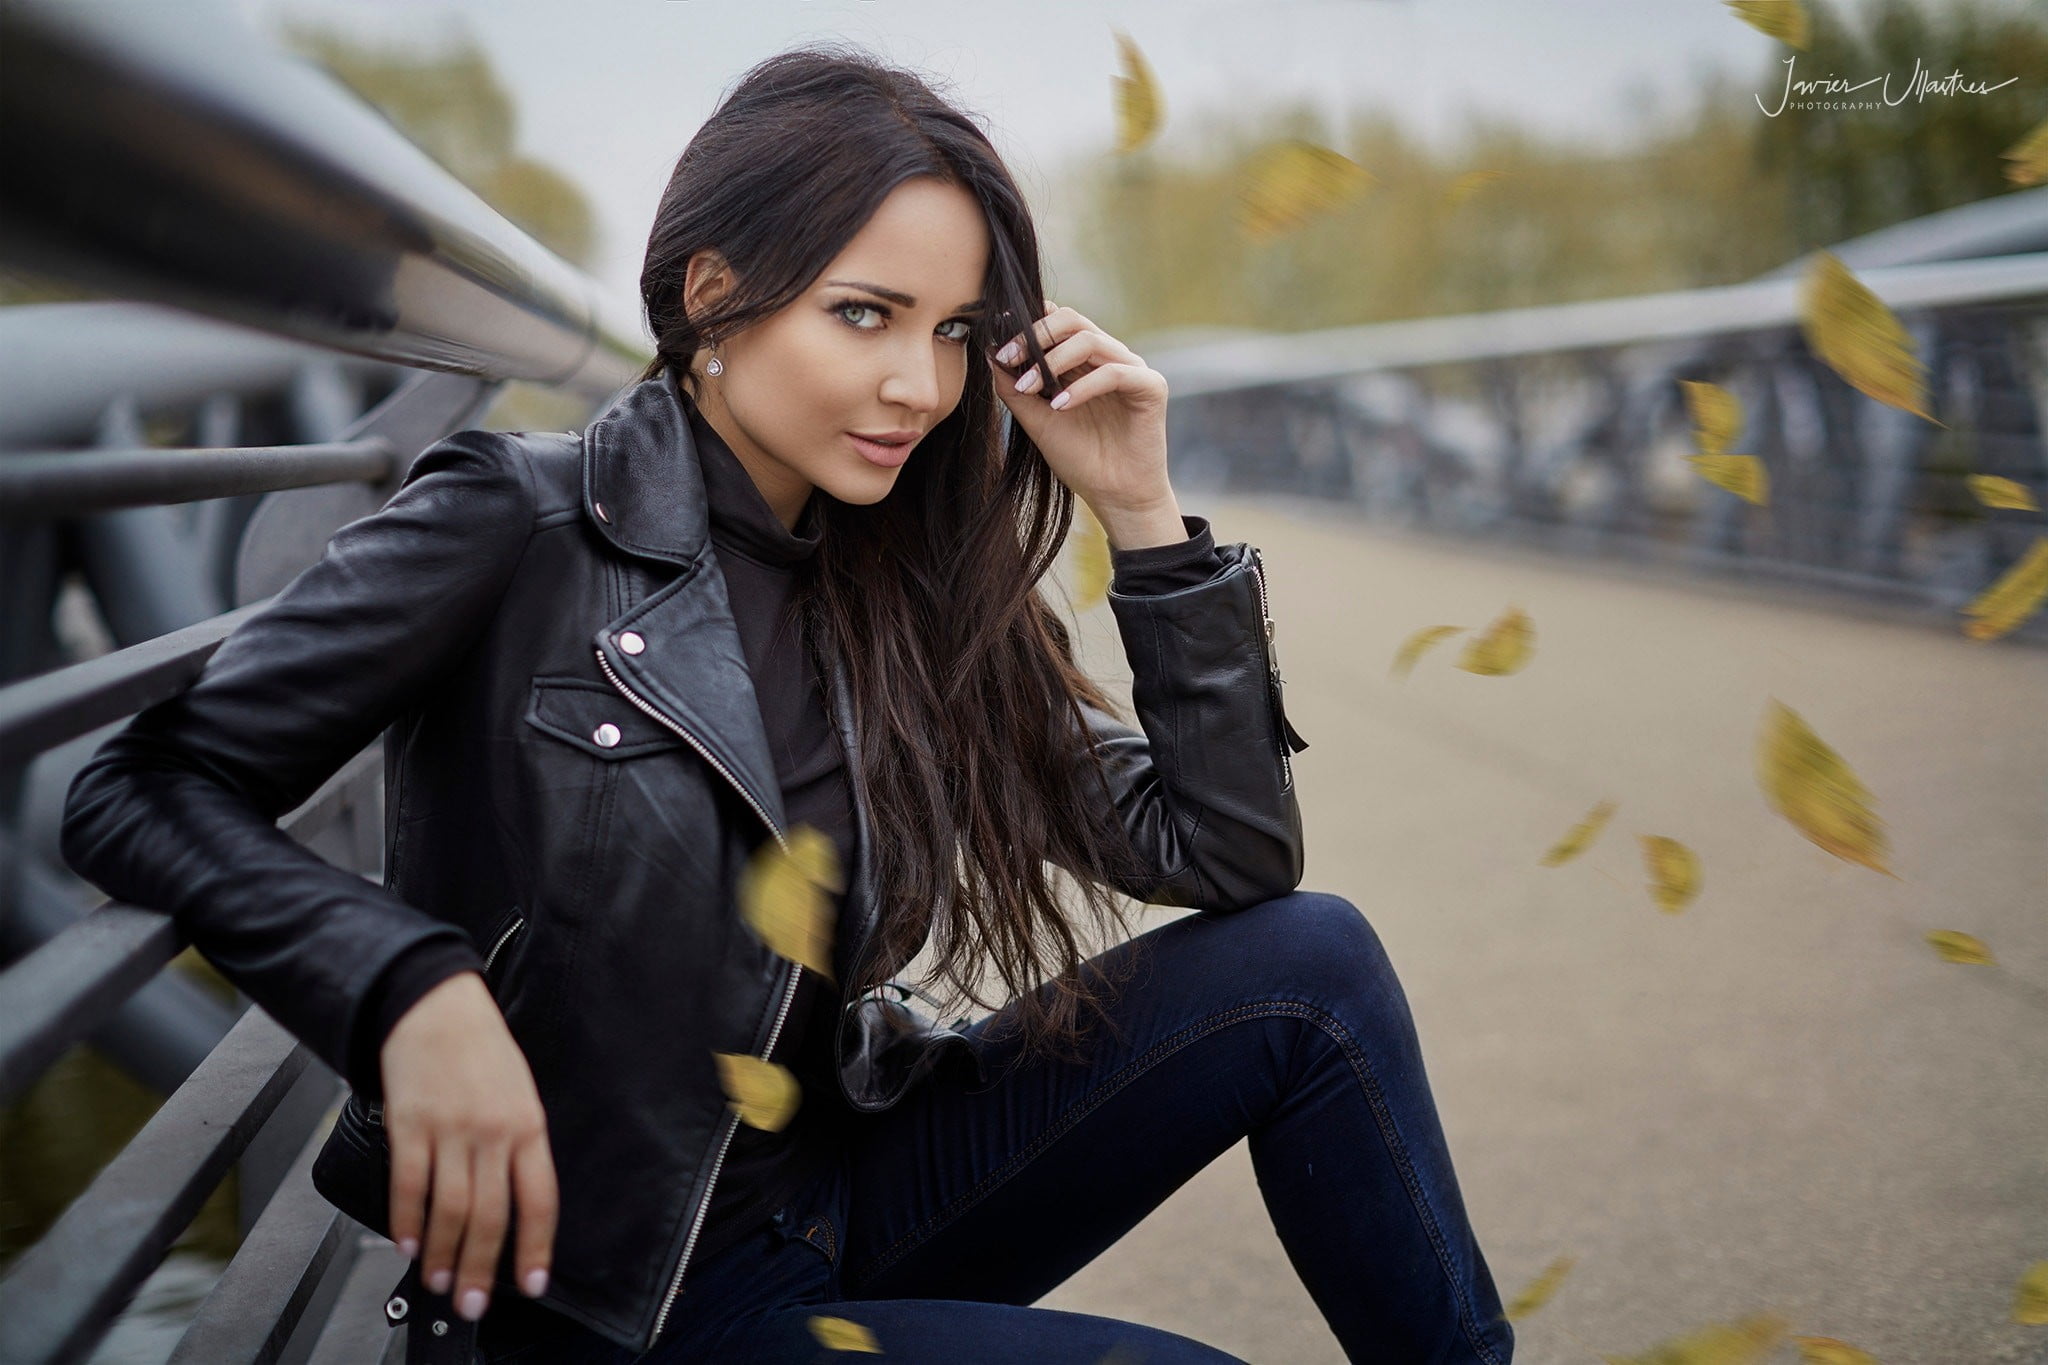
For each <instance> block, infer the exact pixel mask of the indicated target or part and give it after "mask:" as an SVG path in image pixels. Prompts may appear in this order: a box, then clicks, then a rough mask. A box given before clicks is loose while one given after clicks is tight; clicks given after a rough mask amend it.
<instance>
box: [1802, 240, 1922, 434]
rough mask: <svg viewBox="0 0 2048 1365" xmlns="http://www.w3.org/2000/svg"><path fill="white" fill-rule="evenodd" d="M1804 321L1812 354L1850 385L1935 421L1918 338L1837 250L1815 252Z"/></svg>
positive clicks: (1804, 299) (1804, 282)
mask: <svg viewBox="0 0 2048 1365" xmlns="http://www.w3.org/2000/svg"><path fill="white" fill-rule="evenodd" d="M1799 326H1800V329H1801V330H1802V331H1803V332H1804V333H1805V334H1806V344H1807V345H1808V346H1810V347H1812V348H1813V353H1814V354H1815V355H1816V356H1818V357H1820V359H1821V361H1822V362H1823V363H1825V364H1826V365H1827V366H1828V368H1830V369H1832V370H1833V371H1834V372H1835V373H1836V374H1838V375H1840V376H1842V379H1843V381H1844V382H1846V383H1847V384H1848V385H1849V386H1850V387H1851V388H1853V389H1855V390H1857V391H1858V392H1860V393H1863V394H1865V395H1867V396H1869V397H1871V398H1874V399H1876V400H1877V401H1878V402H1880V403H1887V404H1889V405H1891V406H1892V407H1895V408H1899V409H1901V410H1902V411H1905V412H1910V413H1912V414H1913V415H1914V416H1915V417H1921V418H1925V419H1926V420H1927V421H1929V422H1934V418H1933V417H1932V416H1931V415H1930V414H1929V413H1928V411H1927V367H1926V365H1924V364H1923V363H1922V362H1921V360H1920V357H1919V355H1918V354H1917V353H1916V352H1915V350H1914V348H1913V338H1912V337H1910V336H1908V335H1907V334H1906V329H1905V328H1904V327H1902V326H1901V325H1900V324H1899V320H1898V318H1897V317H1896V316H1895V315H1894V314H1893V313H1892V310H1891V309H1889V308H1887V307H1885V304H1884V300H1882V299H1880V298H1879V297H1878V296H1877V295H1875V294H1873V293H1871V292H1870V290H1869V289H1868V288H1866V287H1865V286H1864V284H1863V281H1861V280H1859V279H1857V278H1856V276H1855V274H1854V273H1853V272H1852V271H1851V270H1850V269H1849V267H1848V266H1846V265H1843V264H1842V262H1841V260H1840V258H1838V257H1837V256H1835V255H1834V253H1832V252H1828V251H1817V252H1815V253H1814V258H1813V264H1812V265H1811V266H1809V267H1807V271H1806V274H1805V275H1804V276H1803V277H1802V278H1801V280H1800V292H1799ZM1934 424H1935V425H1936V426H1943V425H1944V424H1943V423H1940V422H1935V423H1934Z"/></svg>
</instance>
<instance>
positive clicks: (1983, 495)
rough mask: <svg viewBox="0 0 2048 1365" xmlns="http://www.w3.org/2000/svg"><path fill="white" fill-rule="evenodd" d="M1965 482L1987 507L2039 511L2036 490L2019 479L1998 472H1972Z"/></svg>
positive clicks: (2017, 510) (1965, 478)
mask: <svg viewBox="0 0 2048 1365" xmlns="http://www.w3.org/2000/svg"><path fill="white" fill-rule="evenodd" d="M1963 482H1964V483H1966V484H1968V485H1970V492H1971V493H1973V494H1974V495H1975V496H1976V498H1977V501H1978V502H1981V503H1983V504H1984V505H1985V506H1986V507H2004V508H2009V509H2010V510H2012V511H2015V512H2038V511H2040V510H2041V504H2040V503H2039V502H2037V501H2035V500H2034V491H2033V490H2032V489H2030V488H2028V487H2027V486H2026V485H2025V484H2023V483H2021V482H2020V481H2019V480H2017V479H2002V478H2000V477H1999V476H1998V475H1996V474H1970V475H1966V476H1964V479H1963Z"/></svg>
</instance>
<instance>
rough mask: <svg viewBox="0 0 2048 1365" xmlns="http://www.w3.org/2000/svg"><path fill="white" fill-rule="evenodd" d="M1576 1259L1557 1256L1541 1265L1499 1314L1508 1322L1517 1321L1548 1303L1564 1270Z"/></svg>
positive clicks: (1562, 1280) (1560, 1280)
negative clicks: (1534, 1276) (1539, 1272)
mask: <svg viewBox="0 0 2048 1365" xmlns="http://www.w3.org/2000/svg"><path fill="white" fill-rule="evenodd" d="M1577 1259H1578V1258H1577V1257H1574V1256H1559V1257H1558V1258H1557V1259H1555V1260H1553V1261H1552V1262H1551V1263H1550V1264H1549V1265H1547V1266H1545V1267H1543V1271H1542V1273H1541V1274H1539V1275H1537V1277H1536V1278H1535V1279H1533V1280H1531V1281H1529V1283H1528V1285H1527V1286H1526V1287H1525V1288H1524V1289H1523V1290H1522V1292H1521V1293H1519V1294H1517V1295H1515V1297H1514V1300H1513V1301H1512V1302H1511V1303H1509V1304H1508V1306H1507V1308H1506V1309H1505V1310H1504V1311H1503V1312H1502V1313H1501V1316H1502V1317H1504V1318H1506V1319H1508V1320H1509V1321H1510V1322H1517V1321H1520V1320H1521V1319H1523V1318H1526V1317H1528V1316H1529V1315H1530V1314H1531V1313H1533V1312H1535V1311H1536V1310H1537V1309H1539V1308H1541V1307H1542V1306H1543V1305H1544V1304H1546V1303H1549V1302H1550V1296H1551V1295H1552V1294H1555V1293H1556V1292H1557V1287H1558V1285H1560V1284H1562V1283H1563V1282H1564V1277H1565V1272H1566V1271H1568V1270H1570V1269H1571V1268H1572V1265H1573V1264H1574V1263H1575V1262H1576V1260H1577Z"/></svg>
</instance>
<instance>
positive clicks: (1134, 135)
mask: <svg viewBox="0 0 2048 1365" xmlns="http://www.w3.org/2000/svg"><path fill="white" fill-rule="evenodd" d="M1116 51H1117V56H1118V58H1119V59H1121V60H1122V62H1123V66H1124V73H1123V75H1121V76H1112V77H1110V80H1111V82H1112V83H1113V84H1114V85H1115V87H1116V150H1117V152H1118V154H1119V155H1121V154H1123V153H1126V152H1135V151H1136V150H1138V148H1140V147H1142V146H1144V145H1145V144H1146V143H1148V142H1150V141H1151V140H1152V139H1153V137H1154V136H1155V135H1157V133H1158V132H1159V125H1160V123H1161V122H1162V121H1164V119H1165V116H1166V100H1165V98H1164V97H1163V96H1162V95H1161V94H1160V92H1159V80H1158V78H1157V77H1156V76H1154V75H1153V74H1152V67H1151V65H1150V64H1149V63H1147V62H1146V60H1145V54H1144V53H1142V52H1140V51H1138V45H1137V44H1136V43H1134V42H1132V41H1131V40H1130V38H1129V37H1127V36H1126V35H1125V34H1123V33H1122V32H1118V33H1117V35H1116Z"/></svg>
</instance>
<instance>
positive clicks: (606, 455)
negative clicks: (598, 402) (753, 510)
mask: <svg viewBox="0 0 2048 1365" xmlns="http://www.w3.org/2000/svg"><path fill="white" fill-rule="evenodd" d="M674 375H675V372H674V370H673V369H672V368H666V367H665V368H664V369H663V370H662V372H661V373H660V374H658V375H656V376H654V378H652V379H643V380H641V381H640V382H639V383H637V384H632V385H629V386H628V387H626V388H625V389H623V390H621V391H620V392H619V393H618V395H617V396H616V397H614V398H613V400H612V403H611V406H610V407H609V408H607V409H606V410H605V414H604V416H602V417H600V418H598V419H597V420H596V421H595V422H592V423H591V424H590V427H589V430H588V431H587V432H586V434H585V437H584V442H583V511H584V515H586V516H587V517H589V518H590V524H591V525H593V526H595V527H597V529H598V532H599V534H601V535H603V536H604V537H605V539H607V540H609V541H611V543H612V544H614V545H616V546H618V547H619V548H620V549H621V550H624V551H626V552H627V553H628V554H636V555H644V556H646V557H648V558H650V559H664V560H668V561H669V562H671V563H675V564H690V563H692V562H694V561H695V560H696V559H697V558H698V557H699V556H701V555H702V554H703V553H704V551H705V549H706V547H707V544H708V539H707V538H708V536H709V533H710V511H709V507H708V502H707V499H706V497H705V494H704V472H703V468H702V466H700V465H699V464H698V463H697V447H696V440H695V438H694V437H693V436H692V435H691V432H690V420H689V414H688V413H687V412H686V411H684V409H683V403H682V399H681V397H680V396H679V395H678V394H677V393H676V390H675V377H674Z"/></svg>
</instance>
